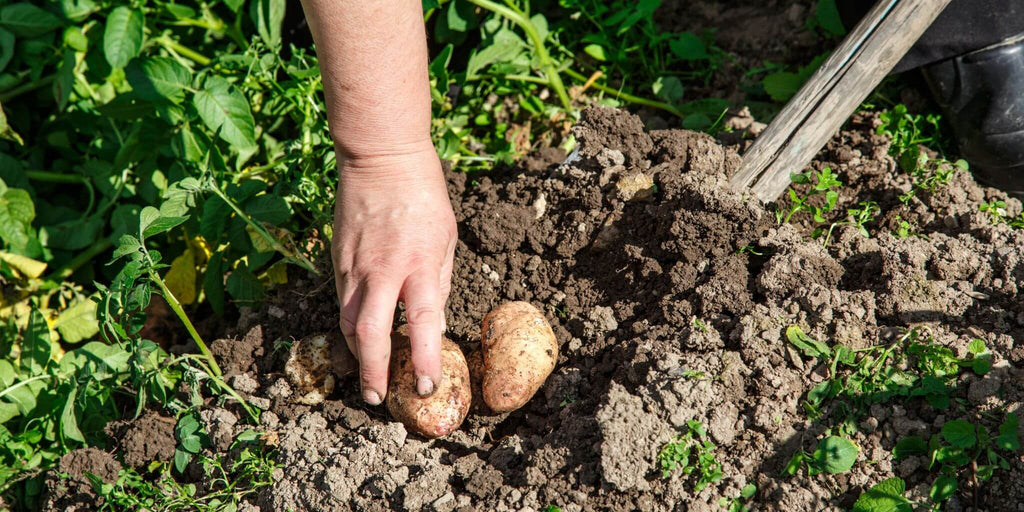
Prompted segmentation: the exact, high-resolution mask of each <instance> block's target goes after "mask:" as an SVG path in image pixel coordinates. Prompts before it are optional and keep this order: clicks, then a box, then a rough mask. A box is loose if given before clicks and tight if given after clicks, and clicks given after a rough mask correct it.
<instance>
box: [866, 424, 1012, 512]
mask: <svg viewBox="0 0 1024 512" xmlns="http://www.w3.org/2000/svg"><path fill="white" fill-rule="evenodd" d="M1018 428H1019V423H1018V419H1017V415H1016V414H1014V413H1009V414H1007V415H1006V419H1005V420H1004V421H1003V422H1002V423H1001V424H1000V425H999V430H998V432H999V433H998V435H997V436H995V437H993V435H992V434H990V433H989V432H988V431H987V430H986V429H985V427H984V426H982V425H980V424H975V423H971V422H969V421H966V420H949V421H947V422H946V423H945V424H943V425H942V429H941V431H940V433H939V434H933V435H932V436H931V438H930V439H929V440H928V441H925V440H924V438H922V437H918V436H911V437H905V438H903V439H901V440H900V441H899V442H898V443H896V446H895V447H894V448H893V457H894V458H895V459H896V460H897V461H898V460H903V459H906V458H907V457H914V456H924V457H927V458H928V460H930V463H929V466H928V469H932V470H934V469H937V470H938V472H939V475H938V476H937V477H936V478H935V480H934V482H933V483H932V486H931V489H930V490H929V493H928V497H929V499H930V500H931V502H932V504H933V508H935V509H938V507H940V506H941V505H942V503H943V502H945V501H946V500H948V499H949V498H951V497H953V495H954V494H956V491H957V488H958V487H959V485H960V482H961V481H964V482H966V481H968V480H971V481H976V482H984V481H986V480H988V479H990V478H992V474H993V472H995V471H996V470H999V469H1002V470H1009V469H1010V463H1009V462H1008V461H1007V460H1006V458H1005V457H1004V456H1003V454H1001V453H1000V452H1004V453H1011V454H1013V453H1015V452H1017V451H1018V450H1020V440H1019V439H1018V435H1017V431H1018ZM904 490H905V484H904V482H903V480H902V479H899V478H892V479H889V480H886V481H883V482H880V483H878V484H876V485H875V486H873V487H872V488H871V489H868V490H867V491H866V492H864V493H863V494H861V496H860V498H858V499H857V504H856V506H855V507H854V511H860V510H865V511H867V510H898V511H903V510H911V508H910V505H911V502H910V501H909V500H907V499H906V498H905V497H904V495H903V493H904ZM872 507H873V508H872ZM886 507H888V508H886ZM900 507H903V508H900Z"/></svg>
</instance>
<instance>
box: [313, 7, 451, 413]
mask: <svg viewBox="0 0 1024 512" xmlns="http://www.w3.org/2000/svg"><path fill="white" fill-rule="evenodd" d="M302 6H303V9H304V10H305V13H306V18H307V20H308V21H309V24H310V29H311V31H312V33H313V40H314V41H315V42H316V47H317V55H318V57H319V62H320V71H321V74H322V76H323V83H324V95H325V97H326V100H327V112H328V122H329V124H330V130H331V135H332V137H333V138H334V147H335V152H336V154H337V156H338V162H339V173H340V181H339V183H338V192H337V202H336V205H335V209H334V240H333V241H332V245H331V253H332V256H333V261H334V272H335V281H336V283H337V289H338V290H337V291H338V298H339V301H340V304H341V331H342V334H344V336H345V341H346V342H347V343H348V347H349V350H351V351H352V353H353V354H354V355H355V356H356V358H358V359H359V375H360V381H361V384H362V395H363V399H364V400H365V401H366V402H367V403H369V404H371V405H378V404H380V403H381V402H382V401H383V400H384V396H385V393H386V392H387V389H388V386H387V380H388V362H389V360H390V357H391V337H390V334H391V325H392V320H393V317H394V312H395V306H396V304H397V302H398V301H401V302H403V303H404V304H405V309H406V317H407V320H408V323H409V328H410V332H409V334H410V339H411V341H412V362H413V369H414V372H415V374H416V382H417V389H416V392H417V393H418V394H420V395H429V394H431V393H432V392H433V390H434V388H435V387H436V386H435V383H437V382H440V379H441V333H442V332H443V330H444V305H445V303H446V302H447V300H448V291H449V288H450V285H451V273H452V257H453V255H454V253H455V242H456V237H457V231H456V226H455V215H454V213H453V212H452V207H451V202H450V200H449V198H448V192H447V188H446V186H445V181H444V176H443V175H442V172H441V164H440V162H439V161H438V158H437V154H436V153H435V151H434V146H433V143H432V142H431V140H430V91H429V82H428V75H427V42H426V33H425V30H424V27H423V12H422V10H421V9H422V8H421V2H420V0H302Z"/></svg>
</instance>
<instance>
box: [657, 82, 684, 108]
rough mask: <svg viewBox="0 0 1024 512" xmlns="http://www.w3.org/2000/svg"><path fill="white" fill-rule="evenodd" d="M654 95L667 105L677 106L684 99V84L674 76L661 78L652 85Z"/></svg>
mask: <svg viewBox="0 0 1024 512" xmlns="http://www.w3.org/2000/svg"><path fill="white" fill-rule="evenodd" d="M651 89H652V90H653V91H654V95H655V96H657V97H659V98H661V99H662V100H664V101H665V102H666V103H669V104H675V103H678V102H679V100H682V99H683V83H682V82H680V81H679V79H678V78H676V77H674V76H659V77H658V79H657V80H655V81H654V84H653V85H651Z"/></svg>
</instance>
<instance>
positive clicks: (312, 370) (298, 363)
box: [284, 334, 334, 405]
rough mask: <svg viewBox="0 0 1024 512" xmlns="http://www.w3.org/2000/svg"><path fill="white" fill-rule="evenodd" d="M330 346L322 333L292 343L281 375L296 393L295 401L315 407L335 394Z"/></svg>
mask: <svg viewBox="0 0 1024 512" xmlns="http://www.w3.org/2000/svg"><path fill="white" fill-rule="evenodd" d="M331 345H333V344H332V343H329V341H328V339H327V336H326V335H324V334H315V335H313V336H307V337H305V338H302V339H301V340H299V341H296V342H295V343H293V344H292V349H291V351H290V352H289V353H288V362H286V363H285V365H284V373H285V375H287V376H288V380H289V381H290V382H291V384H292V386H293V387H294V388H295V391H296V392H297V393H298V395H299V396H298V398H297V399H296V401H297V402H299V403H300V404H306V405H316V404H318V403H320V402H323V401H324V398H326V397H327V395H329V394H330V393H331V391H334V374H333V373H332V372H331V368H332V366H333V365H332V353H331V352H332V347H331Z"/></svg>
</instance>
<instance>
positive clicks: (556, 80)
mask: <svg viewBox="0 0 1024 512" xmlns="http://www.w3.org/2000/svg"><path fill="white" fill-rule="evenodd" d="M469 2H470V3H472V4H475V5H477V6H479V7H482V8H484V9H487V10H488V11H491V12H494V13H497V14H500V15H502V16H504V17H506V18H508V19H509V20H511V21H512V22H513V23H515V24H516V25H519V28H521V29H523V32H526V36H527V37H529V38H530V41H532V42H533V47H534V49H535V50H536V51H537V60H538V61H540V66H541V68H543V69H544V74H545V75H547V78H548V85H549V86H551V88H552V89H554V90H555V94H557V95H558V99H559V100H560V101H561V102H562V108H565V109H569V108H571V107H572V101H571V100H570V99H569V93H567V92H566V91H565V84H563V83H562V77H561V75H559V73H558V66H556V65H555V61H554V60H552V59H551V55H550V54H548V49H547V47H546V46H544V39H543V38H542V37H541V36H540V32H538V31H537V27H536V26H535V25H534V24H533V22H532V21H530V18H529V17H528V16H527V15H526V14H525V13H523V12H522V11H520V10H519V9H517V8H515V7H514V6H511V5H510V6H504V5H501V4H498V3H495V2H492V1H491V0H469Z"/></svg>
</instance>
